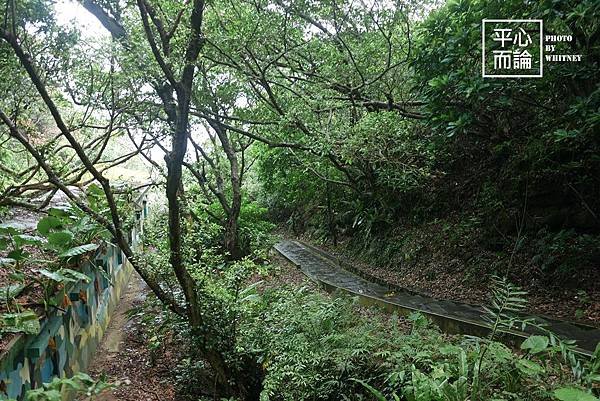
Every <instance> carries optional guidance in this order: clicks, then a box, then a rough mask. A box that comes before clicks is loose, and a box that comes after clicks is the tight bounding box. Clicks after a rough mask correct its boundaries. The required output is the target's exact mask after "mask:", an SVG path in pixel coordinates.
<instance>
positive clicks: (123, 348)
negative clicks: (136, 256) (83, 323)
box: [88, 272, 174, 401]
mask: <svg viewBox="0 0 600 401" xmlns="http://www.w3.org/2000/svg"><path fill="white" fill-rule="evenodd" d="M147 293H148V289H147V287H146V285H145V283H144V282H143V281H142V279H141V278H140V276H139V275H138V274H137V273H135V272H133V274H132V276H131V278H130V279H129V284H128V285H127V289H126V291H125V292H124V293H123V294H122V295H121V299H120V301H119V304H118V305H117V308H116V309H115V311H114V312H113V315H112V318H111V321H110V323H109V325H108V328H107V330H106V333H104V337H103V338H102V342H101V343H100V345H99V346H98V348H97V350H96V353H95V356H94V359H93V360H92V362H91V364H90V367H89V369H88V374H89V375H90V376H92V377H93V378H96V379H97V378H99V377H100V376H101V375H106V378H107V380H108V381H110V382H119V383H120V385H119V386H118V387H117V388H116V389H114V390H112V391H108V392H105V393H103V394H101V395H100V396H99V397H97V398H94V400H96V401H172V400H173V399H174V398H173V394H174V390H173V386H172V384H171V383H168V380H169V378H170V374H169V372H170V369H169V368H168V364H169V363H170V362H166V363H165V364H164V365H163V364H160V365H158V364H154V363H152V362H151V361H152V360H153V358H151V355H150V351H149V349H148V346H147V344H146V343H145V341H144V328H143V327H142V325H141V324H140V322H139V319H136V318H135V317H130V316H129V313H128V312H129V311H130V310H131V309H132V308H134V307H137V306H140V305H142V304H143V302H144V300H145V298H146V294H147ZM164 381H167V383H165V382H164Z"/></svg>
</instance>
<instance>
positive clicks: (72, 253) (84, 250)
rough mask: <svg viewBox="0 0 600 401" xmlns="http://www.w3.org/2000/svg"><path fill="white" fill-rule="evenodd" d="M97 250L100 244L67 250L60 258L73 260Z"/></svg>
mask: <svg viewBox="0 0 600 401" xmlns="http://www.w3.org/2000/svg"><path fill="white" fill-rule="evenodd" d="M96 249H98V244H84V245H79V246H76V247H73V248H70V249H67V250H66V251H64V252H62V253H61V254H59V255H58V256H59V257H61V258H71V257H73V256H77V255H82V254H84V253H87V252H90V251H94V250H96Z"/></svg>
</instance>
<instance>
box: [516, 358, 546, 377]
mask: <svg viewBox="0 0 600 401" xmlns="http://www.w3.org/2000/svg"><path fill="white" fill-rule="evenodd" d="M516 365H517V369H519V371H520V372H521V373H523V374H525V375H528V376H534V375H537V374H539V373H544V372H545V369H544V367H543V366H541V365H539V364H537V363H535V362H533V361H530V360H529V359H519V360H518V361H517V363H516Z"/></svg>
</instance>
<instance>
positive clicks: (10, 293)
mask: <svg viewBox="0 0 600 401" xmlns="http://www.w3.org/2000/svg"><path fill="white" fill-rule="evenodd" d="M24 289H25V285H24V284H20V283H19V284H10V285H6V286H4V287H0V298H2V299H6V298H9V299H12V298H15V297H16V296H18V295H19V294H20V293H21V291H23V290H24Z"/></svg>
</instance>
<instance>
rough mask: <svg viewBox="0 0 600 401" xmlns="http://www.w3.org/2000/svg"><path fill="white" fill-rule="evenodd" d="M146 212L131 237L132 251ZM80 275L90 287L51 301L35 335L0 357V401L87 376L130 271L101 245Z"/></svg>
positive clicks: (25, 337) (82, 284)
mask: <svg viewBox="0 0 600 401" xmlns="http://www.w3.org/2000/svg"><path fill="white" fill-rule="evenodd" d="M145 215H146V210H145V208H144V209H143V210H142V211H141V213H139V214H138V218H137V220H138V224H137V227H136V228H134V229H133V230H132V231H131V233H130V241H131V244H132V247H133V248H134V249H135V248H137V244H138V241H139V234H140V233H141V230H142V225H143V217H145ZM81 271H82V272H83V273H85V274H86V275H87V276H88V277H89V278H90V280H89V282H88V283H85V282H78V283H75V284H74V285H71V286H68V287H67V288H65V289H63V290H62V291H60V292H59V293H58V294H57V295H56V301H57V305H60V308H61V309H62V310H61V309H57V308H53V310H51V311H50V312H49V313H48V316H46V317H44V318H42V321H41V322H40V323H41V331H40V333H39V334H38V335H24V334H21V335H18V336H17V337H15V338H14V339H13V340H12V341H11V343H10V344H9V347H8V349H7V351H6V352H4V353H3V354H2V355H1V356H0V400H6V399H17V400H22V399H23V397H24V395H25V393H26V391H27V390H29V389H32V388H38V387H40V386H41V384H42V383H47V382H50V381H52V379H53V378H54V377H71V376H72V375H73V374H75V373H77V372H81V371H86V369H87V367H88V365H89V363H90V361H91V360H92V358H93V355H94V352H95V351H96V348H97V346H98V344H99V343H100V341H101V340H102V336H103V335H104V332H105V331H106V328H107V327H108V324H109V322H110V318H111V315H112V312H113V310H114V309H115V307H116V305H117V304H118V302H119V298H120V296H121V293H122V291H123V290H124V289H125V288H126V287H127V284H128V281H129V278H130V276H131V273H132V271H133V267H132V266H131V264H130V263H129V262H128V261H127V259H126V258H125V257H124V255H123V253H122V252H121V250H120V249H119V248H118V247H116V246H115V245H113V244H106V245H105V246H103V247H102V248H101V249H100V250H99V251H97V252H96V254H95V256H94V258H93V259H92V260H91V261H90V262H85V263H84V264H83V266H82V267H81Z"/></svg>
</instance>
